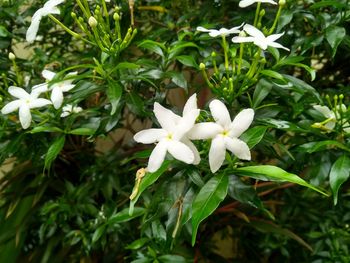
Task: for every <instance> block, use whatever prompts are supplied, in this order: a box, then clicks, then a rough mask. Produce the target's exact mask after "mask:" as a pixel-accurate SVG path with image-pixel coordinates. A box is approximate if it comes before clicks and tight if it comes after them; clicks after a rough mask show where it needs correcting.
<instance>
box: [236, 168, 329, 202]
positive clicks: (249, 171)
mask: <svg viewBox="0 0 350 263" xmlns="http://www.w3.org/2000/svg"><path fill="white" fill-rule="evenodd" d="M236 171H237V174H239V175H243V176H248V177H252V178H255V179H258V180H262V181H277V182H290V183H294V184H299V185H302V186H305V187H308V188H310V189H312V190H314V191H316V192H319V193H321V194H323V195H325V196H328V194H326V193H324V192H323V191H321V190H320V189H318V188H316V187H315V186H313V185H311V184H309V183H307V182H306V181H304V180H303V179H301V178H300V177H299V176H297V175H296V174H292V173H288V172H286V171H285V170H283V169H281V168H279V167H276V166H272V165H258V166H247V167H241V168H237V169H236Z"/></svg>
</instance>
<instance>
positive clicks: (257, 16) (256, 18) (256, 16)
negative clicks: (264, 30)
mask: <svg viewBox="0 0 350 263" xmlns="http://www.w3.org/2000/svg"><path fill="white" fill-rule="evenodd" d="M260 6H261V2H258V5H257V6H256V11H255V17H254V26H255V27H256V25H257V23H258V18H259V14H260Z"/></svg>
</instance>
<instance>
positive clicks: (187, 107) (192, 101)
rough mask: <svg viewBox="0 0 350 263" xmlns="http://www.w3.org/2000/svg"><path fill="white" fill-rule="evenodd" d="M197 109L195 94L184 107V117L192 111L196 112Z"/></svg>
mask: <svg viewBox="0 0 350 263" xmlns="http://www.w3.org/2000/svg"><path fill="white" fill-rule="evenodd" d="M197 108H198V107H197V94H196V93H194V94H193V95H192V96H191V97H190V98H189V99H188V100H187V101H186V104H185V106H184V110H183V113H182V116H184V115H186V114H187V113H189V112H190V111H192V110H196V109H197Z"/></svg>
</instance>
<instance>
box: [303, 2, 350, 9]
mask: <svg viewBox="0 0 350 263" xmlns="http://www.w3.org/2000/svg"><path fill="white" fill-rule="evenodd" d="M327 6H331V7H336V8H344V7H346V5H345V4H344V3H341V2H340V1H319V2H317V3H314V4H313V5H312V6H311V7H310V9H317V8H322V7H327Z"/></svg>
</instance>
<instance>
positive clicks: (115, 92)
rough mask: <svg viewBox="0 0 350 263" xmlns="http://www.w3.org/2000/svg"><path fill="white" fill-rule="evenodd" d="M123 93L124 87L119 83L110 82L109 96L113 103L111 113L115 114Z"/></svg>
mask: <svg viewBox="0 0 350 263" xmlns="http://www.w3.org/2000/svg"><path fill="white" fill-rule="evenodd" d="M122 93H123V87H122V86H121V85H120V84H119V83H117V82H113V83H109V85H108V88H107V96H108V99H109V101H110V102H111V105H112V110H111V115H113V114H114V113H115V112H116V111H117V107H118V104H119V101H120V99H121V97H122Z"/></svg>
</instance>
